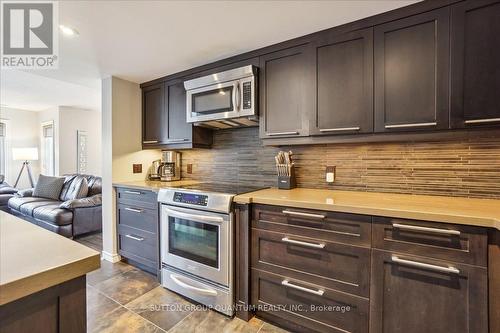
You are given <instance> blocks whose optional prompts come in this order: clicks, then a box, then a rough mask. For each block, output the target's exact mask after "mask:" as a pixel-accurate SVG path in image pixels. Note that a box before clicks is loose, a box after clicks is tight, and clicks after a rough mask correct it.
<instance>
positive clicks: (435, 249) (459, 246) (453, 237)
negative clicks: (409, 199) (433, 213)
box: [373, 217, 487, 267]
mask: <svg viewBox="0 0 500 333" xmlns="http://www.w3.org/2000/svg"><path fill="white" fill-rule="evenodd" d="M373 247H374V248H378V249H384V250H390V251H397V252H402V253H409V254H415V255H420V256H425V257H431V258H437V259H443V260H450V261H455V262H461V263H466V264H471V265H478V266H484V267H486V264H487V234H486V230H485V229H484V228H477V227H470V226H464V225H456V224H447V223H434V222H425V221H415V220H404V219H397V218H386V217H374V219H373Z"/></svg>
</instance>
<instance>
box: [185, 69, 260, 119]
mask: <svg viewBox="0 0 500 333" xmlns="http://www.w3.org/2000/svg"><path fill="white" fill-rule="evenodd" d="M184 87H185V88H186V98H187V100H186V106H187V107H186V109H187V110H186V111H187V117H186V119H187V122H188V123H196V124H198V125H201V126H206V127H213V128H231V127H240V126H256V125H258V114H257V101H256V98H257V67H254V66H251V65H249V66H245V67H240V68H235V69H231V70H228V71H225V72H220V73H216V74H212V75H207V76H203V77H200V78H196V79H192V80H189V81H186V82H184Z"/></svg>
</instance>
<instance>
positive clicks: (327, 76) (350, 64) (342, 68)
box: [312, 28, 373, 135]
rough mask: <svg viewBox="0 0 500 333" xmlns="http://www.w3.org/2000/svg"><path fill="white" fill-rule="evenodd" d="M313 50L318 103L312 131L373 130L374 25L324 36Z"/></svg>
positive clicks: (361, 131)
mask: <svg viewBox="0 0 500 333" xmlns="http://www.w3.org/2000/svg"><path fill="white" fill-rule="evenodd" d="M314 51H315V53H316V55H315V56H316V78H317V105H316V114H315V117H314V118H313V120H314V122H313V125H312V133H313V134H315V135H320V134H347V133H367V132H368V133H369V132H373V29H372V28H369V29H365V30H358V31H355V32H351V33H346V34H342V35H337V36H333V37H332V36H328V37H324V38H322V39H321V40H318V41H317V42H316V43H315V45H314Z"/></svg>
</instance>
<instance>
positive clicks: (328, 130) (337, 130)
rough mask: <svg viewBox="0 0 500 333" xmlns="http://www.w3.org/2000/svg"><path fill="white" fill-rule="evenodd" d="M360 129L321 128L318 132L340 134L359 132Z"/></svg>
mask: <svg viewBox="0 0 500 333" xmlns="http://www.w3.org/2000/svg"><path fill="white" fill-rule="evenodd" d="M360 129H361V128H360V127H337V128H321V129H320V130H319V131H320V132H342V131H359V130H360Z"/></svg>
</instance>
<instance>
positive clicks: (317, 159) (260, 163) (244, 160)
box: [182, 128, 500, 198]
mask: <svg viewBox="0 0 500 333" xmlns="http://www.w3.org/2000/svg"><path fill="white" fill-rule="evenodd" d="M279 150H292V151H293V154H294V160H295V164H296V174H297V184H298V186H299V187H308V188H329V189H336V190H355V191H372V192H396V193H410V194H429V195H448V196H461V197H477V198H500V138H494V137H492V138H481V139H461V140H448V141H437V142H404V143H366V144H364V143H362V144H360V143H356V144H325V145H308V146H291V147H280V148H276V147H263V146H262V144H261V142H260V140H259V138H258V129H257V128H244V129H234V130H222V131H217V132H215V134H214V144H213V146H212V149H195V150H190V151H183V152H182V176H183V177H184V178H187V179H196V180H201V181H221V182H237V181H241V182H251V183H253V184H255V185H259V186H275V183H276V171H275V166H274V155H275V154H276V153H277V152H278V151H279ZM187 164H193V173H192V174H188V173H187V172H186V171H187ZM327 165H334V166H336V167H337V168H336V180H335V183H333V184H331V185H330V184H327V183H326V182H325V168H326V166H327Z"/></svg>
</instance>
